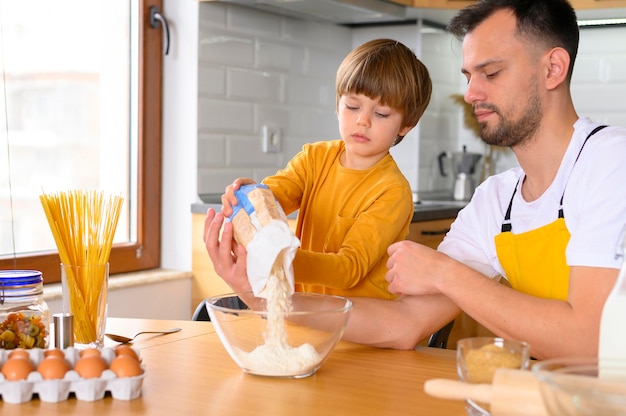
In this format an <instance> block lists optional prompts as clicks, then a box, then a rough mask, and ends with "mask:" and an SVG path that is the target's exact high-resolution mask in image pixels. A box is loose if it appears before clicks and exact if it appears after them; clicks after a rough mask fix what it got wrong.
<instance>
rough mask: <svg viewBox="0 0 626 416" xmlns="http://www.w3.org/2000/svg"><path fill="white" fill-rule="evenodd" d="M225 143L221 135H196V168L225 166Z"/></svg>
mask: <svg viewBox="0 0 626 416" xmlns="http://www.w3.org/2000/svg"><path fill="white" fill-rule="evenodd" d="M225 160H226V143H225V138H224V136H222V135H209V134H200V135H199V136H198V168H217V167H226V165H225V163H224V162H225Z"/></svg>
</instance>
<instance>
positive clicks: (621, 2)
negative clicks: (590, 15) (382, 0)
mask: <svg viewBox="0 0 626 416" xmlns="http://www.w3.org/2000/svg"><path fill="white" fill-rule="evenodd" d="M392 1H393V2H394V3H399V4H404V5H409V6H413V7H418V8H431V9H462V8H463V7H465V6H469V5H470V4H472V3H475V1H470V0H412V1H407V0H392ZM570 3H571V4H572V6H574V8H575V9H577V10H584V9H608V8H614V7H626V0H570Z"/></svg>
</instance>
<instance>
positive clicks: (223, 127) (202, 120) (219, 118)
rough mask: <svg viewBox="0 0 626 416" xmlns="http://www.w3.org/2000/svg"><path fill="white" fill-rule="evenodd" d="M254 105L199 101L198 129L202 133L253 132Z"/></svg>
mask: <svg viewBox="0 0 626 416" xmlns="http://www.w3.org/2000/svg"><path fill="white" fill-rule="evenodd" d="M253 127H254V108H253V104H250V103H241V102H233V101H223V100H209V99H204V98H199V100H198V128H199V130H200V132H207V133H226V132H233V133H237V132H241V133H246V132H252V130H253Z"/></svg>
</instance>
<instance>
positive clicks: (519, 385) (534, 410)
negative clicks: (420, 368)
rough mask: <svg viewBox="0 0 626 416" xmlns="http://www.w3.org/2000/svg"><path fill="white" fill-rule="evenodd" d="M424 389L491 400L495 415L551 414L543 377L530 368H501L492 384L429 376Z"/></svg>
mask: <svg viewBox="0 0 626 416" xmlns="http://www.w3.org/2000/svg"><path fill="white" fill-rule="evenodd" d="M424 391H425V392H426V393H427V394H429V395H431V396H433V397H437V398H440V399H448V400H467V399H471V400H473V401H476V402H481V403H486V404H489V406H490V413H491V414H492V415H493V416H498V415H507V416H518V415H519V416H527V415H535V416H548V415H549V414H548V412H547V410H546V408H545V406H544V404H543V399H542V397H541V391H540V388H539V381H538V380H537V379H536V378H535V376H534V375H533V374H532V373H531V372H530V371H528V370H514V369H510V368H499V369H497V370H496V371H495V373H494V376H493V382H492V383H491V384H487V383H478V384H477V383H466V382H463V381H457V380H450V379H441V378H435V379H431V380H426V382H425V383H424Z"/></svg>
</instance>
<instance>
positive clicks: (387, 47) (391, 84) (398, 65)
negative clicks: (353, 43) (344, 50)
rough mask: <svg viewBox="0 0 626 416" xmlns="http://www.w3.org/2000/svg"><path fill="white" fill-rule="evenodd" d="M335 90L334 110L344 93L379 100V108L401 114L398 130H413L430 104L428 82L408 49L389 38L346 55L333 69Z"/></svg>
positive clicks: (372, 41)
mask: <svg viewBox="0 0 626 416" xmlns="http://www.w3.org/2000/svg"><path fill="white" fill-rule="evenodd" d="M336 90H337V103H336V105H337V107H338V106H339V99H340V98H341V96H343V95H346V94H363V95H366V96H367V97H369V98H372V99H376V98H380V102H381V104H382V105H386V106H389V107H391V108H393V109H395V110H397V111H399V112H400V113H402V115H403V119H402V127H415V126H416V125H417V122H418V121H419V119H420V117H422V114H424V111H426V107H427V106H428V103H429V102H430V95H431V92H432V82H431V80H430V75H429V74H428V69H426V66H424V64H423V63H422V62H420V60H419V59H417V57H416V56H415V54H414V53H413V52H412V51H411V50H410V49H409V48H407V47H406V46H405V45H403V44H402V43H400V42H398V41H396V40H393V39H375V40H371V41H369V42H366V43H364V44H362V45H361V46H359V47H357V48H356V49H354V50H353V51H352V52H350V53H349V54H348V56H346V58H345V59H344V60H343V62H342V63H341V65H340V66H339V69H338V70H337V81H336ZM401 140H402V137H398V140H397V141H396V143H394V144H397V143H399V142H400V141H401Z"/></svg>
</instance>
